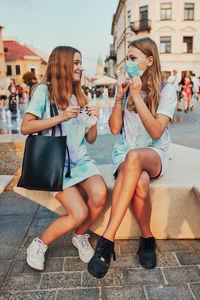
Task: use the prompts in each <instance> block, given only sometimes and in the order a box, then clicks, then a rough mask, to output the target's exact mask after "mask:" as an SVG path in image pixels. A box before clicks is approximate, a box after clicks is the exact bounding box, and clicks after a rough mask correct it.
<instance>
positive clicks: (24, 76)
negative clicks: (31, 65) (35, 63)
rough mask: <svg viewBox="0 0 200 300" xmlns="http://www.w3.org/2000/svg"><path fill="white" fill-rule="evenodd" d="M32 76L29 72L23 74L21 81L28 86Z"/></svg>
mask: <svg viewBox="0 0 200 300" xmlns="http://www.w3.org/2000/svg"><path fill="white" fill-rule="evenodd" d="M33 76H34V74H33V73H32V72H30V71H28V72H26V73H24V75H23V80H24V83H26V84H28V83H29V82H30V81H31V80H32V79H33Z"/></svg>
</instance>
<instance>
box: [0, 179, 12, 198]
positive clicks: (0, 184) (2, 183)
mask: <svg viewBox="0 0 200 300" xmlns="http://www.w3.org/2000/svg"><path fill="white" fill-rule="evenodd" d="M12 180H13V176H12V175H0V194H1V193H3V192H4V191H5V189H6V188H7V186H8V185H9V184H10V183H11V181H12Z"/></svg>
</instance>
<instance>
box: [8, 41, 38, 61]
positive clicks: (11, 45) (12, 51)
mask: <svg viewBox="0 0 200 300" xmlns="http://www.w3.org/2000/svg"><path fill="white" fill-rule="evenodd" d="M3 47H4V49H5V48H7V51H5V50H4V51H5V60H6V61H8V60H21V59H24V56H34V57H37V55H36V54H35V53H34V52H33V51H31V50H30V49H28V48H27V47H25V46H22V45H20V44H19V43H18V42H16V41H14V40H4V41H3Z"/></svg>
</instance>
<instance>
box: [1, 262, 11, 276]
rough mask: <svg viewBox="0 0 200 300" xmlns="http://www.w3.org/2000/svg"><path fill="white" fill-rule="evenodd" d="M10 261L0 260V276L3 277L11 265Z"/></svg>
mask: <svg viewBox="0 0 200 300" xmlns="http://www.w3.org/2000/svg"><path fill="white" fill-rule="evenodd" d="M11 263H12V261H11V260H1V261H0V275H5V274H6V273H7V272H8V269H9V267H10V265H11Z"/></svg>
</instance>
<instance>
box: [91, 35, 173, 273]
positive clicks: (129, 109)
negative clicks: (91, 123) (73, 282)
mask: <svg viewBox="0 0 200 300" xmlns="http://www.w3.org/2000/svg"><path fill="white" fill-rule="evenodd" d="M126 72H127V73H128V75H129V80H128V81H127V80H123V81H122V82H121V83H118V90H117V96H116V101H115V105H114V108H113V111H112V114H111V116H110V119H109V125H110V130H111V132H112V133H113V134H115V135H116V134H119V133H120V132H121V134H120V136H119V138H118V140H117V142H116V144H115V146H114V152H113V166H114V176H115V178H116V182H115V186H114V190H113V196H112V207H111V215H110V219H109V222H108V225H107V228H106V229H105V231H104V233H103V236H102V237H100V238H99V240H98V243H97V246H96V251H95V254H94V256H93V258H92V259H91V260H90V262H89V264H88V271H89V273H90V274H91V275H93V276H94V277H97V278H101V277H103V276H104V275H105V274H106V273H107V271H108V268H109V266H110V260H111V256H112V255H113V257H114V259H115V254H114V240H115V234H116V232H117V229H118V228H119V225H120V224H121V222H122V220H123V217H124V215H125V213H126V211H127V208H128V206H129V205H130V206H131V209H132V210H133V213H134V215H135V218H136V221H137V223H138V225H139V228H140V230H141V239H140V245H139V250H138V257H139V262H140V264H141V265H142V266H143V267H144V268H154V267H155V266H156V253H155V248H156V242H155V238H154V237H153V233H152V231H151V228H150V217H151V202H150V179H151V178H156V177H158V176H160V175H161V174H163V173H164V172H165V170H166V167H167V161H168V147H169V143H170V137H169V134H168V130H167V125H168V123H169V121H170V119H171V118H172V117H173V114H174V110H175V107H176V92H175V90H174V88H173V87H172V86H171V85H168V84H166V85H165V86H164V84H163V82H162V75H161V67H160V61H159V55H158V50H157V46H156V44H155V42H154V41H152V40H151V39H150V38H143V39H138V40H135V41H133V42H131V43H130V45H129V47H128V54H127V62H126ZM123 107H124V109H123Z"/></svg>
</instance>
